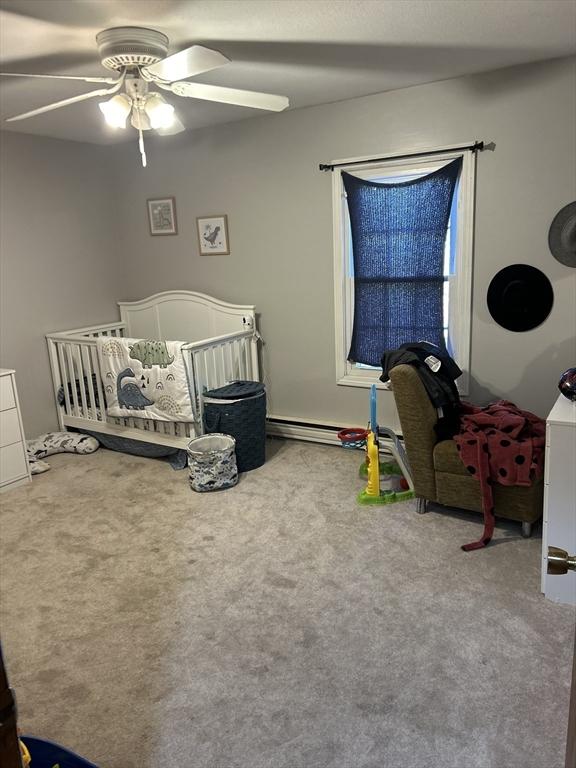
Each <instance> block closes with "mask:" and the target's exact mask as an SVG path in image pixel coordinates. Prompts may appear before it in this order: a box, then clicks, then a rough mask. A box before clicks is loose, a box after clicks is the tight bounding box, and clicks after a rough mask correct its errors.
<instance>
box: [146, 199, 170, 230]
mask: <svg viewBox="0 0 576 768" xmlns="http://www.w3.org/2000/svg"><path fill="white" fill-rule="evenodd" d="M146 203H147V208H148V224H149V226H150V234H151V235H177V234H178V223H177V221H176V198H174V197H156V198H151V199H148V200H147V201H146Z"/></svg>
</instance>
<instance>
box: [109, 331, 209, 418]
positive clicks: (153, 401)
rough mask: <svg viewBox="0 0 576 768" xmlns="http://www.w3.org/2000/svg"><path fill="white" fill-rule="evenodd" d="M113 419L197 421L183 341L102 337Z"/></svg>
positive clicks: (110, 412) (110, 411)
mask: <svg viewBox="0 0 576 768" xmlns="http://www.w3.org/2000/svg"><path fill="white" fill-rule="evenodd" d="M96 343H97V349H98V359H99V362H100V371H101V374H102V385H103V387H104V393H105V397H106V405H107V412H108V414H109V415H110V416H116V417H127V416H131V417H135V418H142V419H154V420H156V421H194V412H193V408H192V402H191V399H190V388H189V384H188V376H187V372H186V366H185V365H184V357H183V354H182V346H183V344H184V343H185V342H182V341H155V340H153V339H126V338H119V337H118V338H109V337H99V338H98V339H97V342H96Z"/></svg>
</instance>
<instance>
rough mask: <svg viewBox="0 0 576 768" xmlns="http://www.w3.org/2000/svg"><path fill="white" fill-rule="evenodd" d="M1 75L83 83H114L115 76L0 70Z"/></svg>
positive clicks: (115, 80)
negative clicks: (42, 73) (43, 73)
mask: <svg viewBox="0 0 576 768" xmlns="http://www.w3.org/2000/svg"><path fill="white" fill-rule="evenodd" d="M0 75H1V76H2V77H40V78H43V79H48V80H82V81H84V82H85V83H110V84H111V85H114V84H115V83H116V82H117V81H118V78H117V77H79V76H77V75H32V74H30V73H27V72H0Z"/></svg>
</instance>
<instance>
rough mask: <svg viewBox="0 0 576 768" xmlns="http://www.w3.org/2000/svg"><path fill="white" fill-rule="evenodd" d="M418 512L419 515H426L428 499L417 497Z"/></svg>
mask: <svg viewBox="0 0 576 768" xmlns="http://www.w3.org/2000/svg"><path fill="white" fill-rule="evenodd" d="M416 512H417V513H418V514H419V515H425V514H426V512H428V502H427V500H426V499H416Z"/></svg>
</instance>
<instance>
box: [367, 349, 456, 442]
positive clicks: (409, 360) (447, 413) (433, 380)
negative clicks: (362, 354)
mask: <svg viewBox="0 0 576 768" xmlns="http://www.w3.org/2000/svg"><path fill="white" fill-rule="evenodd" d="M430 356H433V357H436V358H437V359H438V360H439V361H440V368H439V369H438V370H437V371H436V372H434V371H433V370H432V369H431V368H430V367H429V365H428V364H427V363H426V362H425V361H426V358H427V357H430ZM381 365H382V376H380V381H388V379H389V378H390V376H389V372H390V371H391V370H392V368H394V367H395V366H397V365H412V366H414V368H416V370H417V371H418V375H419V376H420V380H421V381H422V384H423V385H424V388H425V389H426V392H427V393H428V397H429V398H430V402H431V403H432V405H433V406H434V407H435V408H442V414H443V415H442V416H441V417H440V418H439V419H438V423H437V424H436V427H435V429H436V434H437V436H438V439H439V440H446V439H448V438H450V437H452V436H453V435H455V434H456V433H457V432H459V431H460V418H459V413H460V396H459V394H458V389H457V388H456V383H455V380H456V379H457V378H458V377H459V376H461V375H462V371H461V370H460V368H459V367H458V366H457V365H456V363H455V362H454V360H453V359H452V358H451V357H450V355H449V354H448V353H447V352H446V351H445V350H442V349H440V348H439V347H437V346H436V345H435V344H430V343H429V342H427V341H419V342H417V343H411V344H402V345H401V346H400V347H398V349H391V350H387V351H386V352H384V354H383V355H382V360H381Z"/></svg>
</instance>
